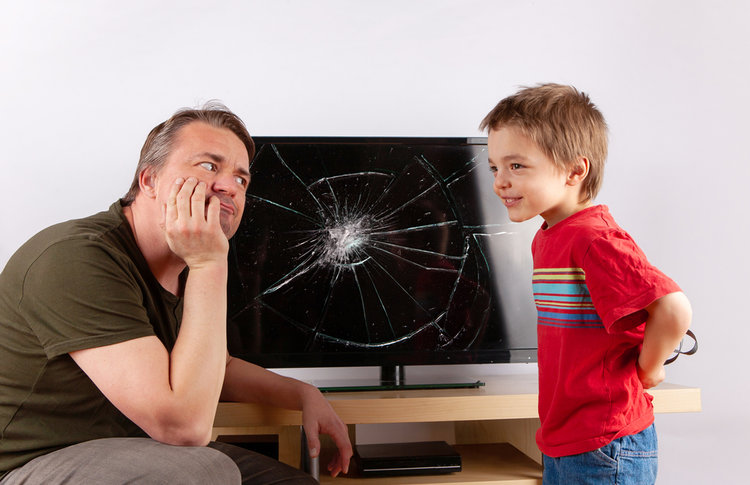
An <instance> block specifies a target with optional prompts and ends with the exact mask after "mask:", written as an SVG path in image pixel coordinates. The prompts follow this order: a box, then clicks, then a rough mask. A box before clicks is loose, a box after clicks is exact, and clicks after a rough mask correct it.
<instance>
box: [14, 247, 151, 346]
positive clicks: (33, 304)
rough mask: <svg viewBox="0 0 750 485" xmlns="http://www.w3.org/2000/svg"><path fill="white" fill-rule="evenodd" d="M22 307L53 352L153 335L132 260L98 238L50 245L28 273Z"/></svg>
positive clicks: (25, 315)
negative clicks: (96, 239)
mask: <svg viewBox="0 0 750 485" xmlns="http://www.w3.org/2000/svg"><path fill="white" fill-rule="evenodd" d="M19 310H20V312H21V313H22V314H23V315H24V317H25V318H26V321H27V322H29V324H30V326H31V329H32V331H33V332H34V333H35V334H36V336H37V338H38V339H39V341H40V343H41V345H42V347H43V348H44V351H45V353H46V354H47V356H48V358H53V357H56V356H58V355H62V354H65V353H69V352H73V351H75V350H81V349H87V348H93V347H101V346H104V345H111V344H114V343H119V342H124V341H126V340H130V339H134V338H139V337H145V336H149V335H154V330H153V328H152V326H151V324H150V323H149V318H148V315H147V312H146V309H145V307H144V305H143V294H142V292H141V290H140V288H139V285H138V282H137V279H136V277H135V269H134V267H133V265H132V263H131V262H130V261H129V259H128V258H127V257H126V256H125V255H123V254H120V253H117V252H116V251H115V250H113V249H112V248H110V247H108V246H106V245H104V244H102V243H100V242H98V241H95V240H80V239H71V240H66V241H62V242H57V243H55V244H53V245H52V246H50V247H49V248H47V249H46V250H45V251H44V252H43V253H42V254H41V255H40V256H39V257H38V258H37V259H36V260H35V261H34V262H33V264H32V265H31V266H30V267H29V270H28V272H27V273H26V275H25V277H24V283H23V296H22V298H21V300H20V304H19Z"/></svg>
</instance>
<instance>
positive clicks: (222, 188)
mask: <svg viewBox="0 0 750 485" xmlns="http://www.w3.org/2000/svg"><path fill="white" fill-rule="evenodd" d="M212 188H213V190H214V192H219V193H222V194H227V195H234V194H235V193H237V189H238V187H237V182H235V176H234V174H229V173H227V174H222V173H219V174H218V175H217V176H216V178H215V179H214V181H213V187H212Z"/></svg>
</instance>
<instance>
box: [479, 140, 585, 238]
mask: <svg viewBox="0 0 750 485" xmlns="http://www.w3.org/2000/svg"><path fill="white" fill-rule="evenodd" d="M487 145H488V149H489V163H490V170H491V171H492V173H493V175H494V177H495V181H494V184H493V189H494V191H495V193H496V194H497V196H498V197H500V199H501V200H502V201H503V204H504V205H505V207H506V208H507V209H508V217H510V220H511V221H513V222H522V221H526V220H528V219H531V218H532V217H535V216H537V215H541V216H542V217H543V218H544V220H545V221H546V222H547V226H553V225H554V224H556V223H558V222H560V221H561V220H563V219H565V218H566V217H568V216H570V215H573V214H574V213H576V212H578V211H579V210H581V209H584V208H585V207H588V206H589V203H588V202H580V182H581V181H582V180H583V178H585V176H586V172H587V169H588V161H587V160H586V159H581V161H577V163H576V164H574V167H573V168H571V169H570V171H568V170H561V169H559V168H558V167H557V166H556V165H555V163H554V162H553V161H552V159H551V158H549V157H548V156H547V155H546V154H545V153H544V152H543V151H542V150H541V148H539V146H538V145H537V144H536V143H534V142H533V141H532V140H531V139H530V138H529V137H527V136H526V135H524V134H523V133H521V131H520V130H518V129H517V128H514V127H509V126H504V127H501V128H499V129H497V130H490V133H489V138H488V142H487ZM581 163H584V164H585V167H584V168H583V169H581V167H580V166H579V165H580V164H581Z"/></svg>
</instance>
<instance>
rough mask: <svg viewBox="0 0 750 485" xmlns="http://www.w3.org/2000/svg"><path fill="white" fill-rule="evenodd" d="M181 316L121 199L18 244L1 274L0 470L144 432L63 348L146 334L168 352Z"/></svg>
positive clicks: (179, 303) (176, 300)
mask: <svg viewBox="0 0 750 485" xmlns="http://www.w3.org/2000/svg"><path fill="white" fill-rule="evenodd" d="M181 318H182V300H181V299H180V298H178V297H176V296H174V295H172V294H171V293H169V292H168V291H166V290H164V288H162V287H161V285H160V284H159V283H158V282H157V281H156V279H155V278H154V276H153V275H152V273H151V271H150V270H149V267H148V265H147V263H146V261H145V259H144V257H143V255H142V254H141V252H140V250H139V249H138V246H137V245H136V242H135V238H134V237H133V233H132V231H131V229H130V225H129V224H128V222H127V220H126V219H125V217H124V216H123V213H122V206H121V204H120V202H116V203H114V204H112V206H111V207H110V209H109V210H108V211H106V212H100V213H98V214H95V215H93V216H91V217H87V218H84V219H79V220H73V221H68V222H64V223H61V224H57V225H55V226H52V227H49V228H47V229H45V230H43V231H41V232H40V233H39V234H37V235H36V236H34V237H32V238H31V239H30V240H29V241H28V242H27V243H26V244H24V245H23V246H22V247H21V248H20V249H19V250H18V251H17V252H16V253H15V254H14V255H13V256H12V257H11V259H10V260H9V261H8V263H7V265H6V266H5V269H4V270H3V272H2V273H0V368H1V369H2V372H0V477H1V476H2V475H4V474H5V473H6V472H7V471H9V470H12V469H13V468H17V467H19V466H21V465H23V464H25V463H26V462H28V461H30V460H31V459H33V458H35V457H37V456H39V455H43V454H45V453H49V452H51V451H54V450H56V449H59V448H62V447H65V446H68V445H71V444H75V443H80V442H82V441H87V440H91V439H96V438H105V437H116V436H145V433H144V432H143V431H142V430H141V429H139V428H138V427H137V426H136V425H135V424H134V423H133V422H131V421H130V420H129V419H128V418H126V417H125V416H124V415H123V414H122V413H120V412H119V411H118V410H117V409H116V408H115V407H114V406H113V405H112V404H111V403H110V402H109V401H108V400H107V399H106V398H105V397H104V395H103V394H102V393H101V392H100V391H99V389H98V388H97V387H96V386H95V385H94V384H93V383H92V382H91V380H90V379H89V378H88V377H87V376H86V374H84V373H83V371H81V369H80V368H79V367H78V366H77V365H76V363H75V362H74V361H73V359H71V357H70V356H69V355H68V353H69V352H72V351H75V350H81V349H87V348H93V347H101V346H105V345H111V344H115V343H119V342H124V341H126V340H130V339H134V338H139V337H144V336H150V335H156V336H157V337H158V338H159V339H160V340H161V341H162V342H163V343H164V345H165V347H166V348H167V350H170V351H171V350H172V347H173V346H174V343H175V340H176V338H177V331H178V328H179V321H180V319H181Z"/></svg>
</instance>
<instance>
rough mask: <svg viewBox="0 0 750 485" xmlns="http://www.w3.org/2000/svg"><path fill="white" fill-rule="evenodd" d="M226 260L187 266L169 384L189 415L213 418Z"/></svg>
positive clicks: (222, 353)
mask: <svg viewBox="0 0 750 485" xmlns="http://www.w3.org/2000/svg"><path fill="white" fill-rule="evenodd" d="M226 279H227V267H226V264H220V263H217V264H215V265H208V266H206V267H201V268H197V269H191V271H190V273H189V275H188V278H187V282H186V285H185V293H184V303H183V315H182V322H181V325H180V331H179V335H178V337H177V341H176V343H175V346H174V349H173V350H172V352H171V356H170V385H171V387H172V392H173V393H174V394H175V397H176V398H177V399H179V400H182V401H183V402H184V403H185V409H186V411H189V413H190V414H191V415H192V417H193V419H199V420H200V421H203V422H204V423H208V428H209V430H210V424H211V423H212V422H213V417H214V414H215V410H216V403H217V402H218V400H219V395H220V393H221V389H222V383H223V381H224V372H225V363H226V349H227V342H226Z"/></svg>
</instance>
